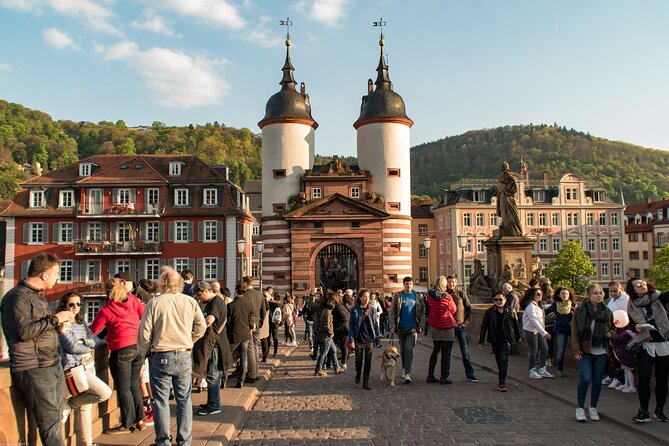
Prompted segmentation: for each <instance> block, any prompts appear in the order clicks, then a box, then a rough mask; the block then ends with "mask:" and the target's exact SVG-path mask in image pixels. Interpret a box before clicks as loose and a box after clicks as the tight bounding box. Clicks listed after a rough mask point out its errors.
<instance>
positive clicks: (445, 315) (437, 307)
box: [427, 290, 457, 329]
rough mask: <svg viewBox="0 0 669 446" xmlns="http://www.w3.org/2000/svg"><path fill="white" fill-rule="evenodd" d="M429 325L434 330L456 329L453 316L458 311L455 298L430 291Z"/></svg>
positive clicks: (428, 302) (444, 293)
mask: <svg viewBox="0 0 669 446" xmlns="http://www.w3.org/2000/svg"><path fill="white" fill-rule="evenodd" d="M427 305H428V308H429V310H428V313H427V323H428V325H429V326H430V327H434V328H441V329H445V328H455V326H456V325H457V324H456V322H455V318H454V317H453V315H454V314H455V311H456V310H457V307H456V306H455V302H454V301H453V297H452V296H451V295H450V294H448V293H446V292H442V291H435V290H430V291H429V292H428V293H427Z"/></svg>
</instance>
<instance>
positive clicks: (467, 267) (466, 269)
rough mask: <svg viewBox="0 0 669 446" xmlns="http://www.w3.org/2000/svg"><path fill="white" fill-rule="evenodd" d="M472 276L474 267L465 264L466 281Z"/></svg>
mask: <svg viewBox="0 0 669 446" xmlns="http://www.w3.org/2000/svg"><path fill="white" fill-rule="evenodd" d="M471 275H472V266H471V265H470V264H465V279H469V277H471Z"/></svg>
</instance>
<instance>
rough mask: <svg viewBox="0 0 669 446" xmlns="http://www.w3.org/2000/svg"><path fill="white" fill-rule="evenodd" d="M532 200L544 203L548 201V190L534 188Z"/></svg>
mask: <svg viewBox="0 0 669 446" xmlns="http://www.w3.org/2000/svg"><path fill="white" fill-rule="evenodd" d="M532 200H533V201H534V202H535V203H543V202H545V201H546V191H545V190H534V191H532Z"/></svg>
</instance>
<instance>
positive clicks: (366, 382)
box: [362, 376, 372, 390]
mask: <svg viewBox="0 0 669 446" xmlns="http://www.w3.org/2000/svg"><path fill="white" fill-rule="evenodd" d="M362 388H363V389H365V390H370V389H371V388H372V387H371V386H370V385H369V376H365V379H363V380H362Z"/></svg>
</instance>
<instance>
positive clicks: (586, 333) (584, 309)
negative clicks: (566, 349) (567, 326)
mask: <svg viewBox="0 0 669 446" xmlns="http://www.w3.org/2000/svg"><path fill="white" fill-rule="evenodd" d="M577 318H578V321H577V322H578V340H579V341H580V342H583V341H587V340H590V341H591V342H590V345H592V346H593V347H604V341H605V340H606V329H607V325H608V324H609V323H610V322H611V321H612V320H613V313H611V310H609V308H608V307H607V306H606V305H604V304H603V303H600V304H599V305H598V306H597V307H595V305H593V303H592V302H590V300H584V301H583V303H582V304H581V310H580V311H579V312H578V315H577ZM593 320H594V321H595V331H594V333H593V332H592V330H591V328H590V325H591V322H592V321H593Z"/></svg>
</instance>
